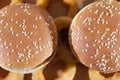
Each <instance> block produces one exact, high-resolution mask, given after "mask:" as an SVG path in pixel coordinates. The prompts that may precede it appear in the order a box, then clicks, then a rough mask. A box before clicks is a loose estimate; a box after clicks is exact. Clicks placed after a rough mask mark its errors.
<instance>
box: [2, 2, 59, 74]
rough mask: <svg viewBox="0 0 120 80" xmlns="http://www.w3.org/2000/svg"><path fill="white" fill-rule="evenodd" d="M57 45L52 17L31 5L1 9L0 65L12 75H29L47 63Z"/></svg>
mask: <svg viewBox="0 0 120 80" xmlns="http://www.w3.org/2000/svg"><path fill="white" fill-rule="evenodd" d="M56 45H57V30H56V26H55V24H54V21H53V19H52V17H51V16H50V15H49V14H48V13H47V12H46V11H45V10H43V9H41V8H39V7H37V6H34V5H30V4H17V5H10V6H7V7H5V8H3V9H1V10H0V66H1V67H2V68H4V69H7V70H9V71H12V72H18V73H30V72H32V71H34V70H35V69H38V68H39V67H40V66H41V64H42V65H45V64H46V63H45V64H43V63H44V62H47V61H46V60H48V61H49V60H50V58H51V56H53V55H54V51H55V49H56Z"/></svg>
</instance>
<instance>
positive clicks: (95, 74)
mask: <svg viewBox="0 0 120 80" xmlns="http://www.w3.org/2000/svg"><path fill="white" fill-rule="evenodd" d="M88 73H89V77H90V80H120V72H116V73H114V74H104V75H102V74H101V73H100V72H99V71H96V70H92V69H89V72H88ZM105 75H107V77H106V76H105Z"/></svg>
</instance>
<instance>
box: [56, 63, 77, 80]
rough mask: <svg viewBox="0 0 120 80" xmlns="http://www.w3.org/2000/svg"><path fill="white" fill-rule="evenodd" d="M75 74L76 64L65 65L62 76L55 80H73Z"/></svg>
mask: <svg viewBox="0 0 120 80" xmlns="http://www.w3.org/2000/svg"><path fill="white" fill-rule="evenodd" d="M75 73H76V64H74V63H66V65H65V68H64V70H63V72H62V75H61V76H60V77H58V79H56V80H73V78H74V76H75Z"/></svg>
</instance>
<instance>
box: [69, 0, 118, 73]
mask: <svg viewBox="0 0 120 80" xmlns="http://www.w3.org/2000/svg"><path fill="white" fill-rule="evenodd" d="M69 35H70V37H69V39H70V44H71V47H72V48H73V50H74V52H75V55H77V57H78V59H79V60H80V61H81V62H82V63H83V64H84V65H86V66H88V67H90V68H92V69H96V70H98V71H100V72H103V73H113V72H116V71H119V70H120V3H119V2H117V1H112V0H110V1H109V0H108V1H106V0H105V1H104V0H103V1H99V2H94V3H92V4H90V5H88V6H86V7H85V8H83V9H82V10H81V11H80V12H79V13H78V14H77V15H76V17H75V18H74V19H73V21H72V24H71V27H70V33H69Z"/></svg>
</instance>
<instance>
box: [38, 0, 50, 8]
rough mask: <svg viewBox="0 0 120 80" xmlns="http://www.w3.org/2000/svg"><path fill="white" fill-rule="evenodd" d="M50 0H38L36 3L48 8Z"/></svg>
mask: <svg viewBox="0 0 120 80" xmlns="http://www.w3.org/2000/svg"><path fill="white" fill-rule="evenodd" d="M48 3H49V0H37V3H36V5H37V6H39V7H41V8H46V7H47V6H48Z"/></svg>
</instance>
